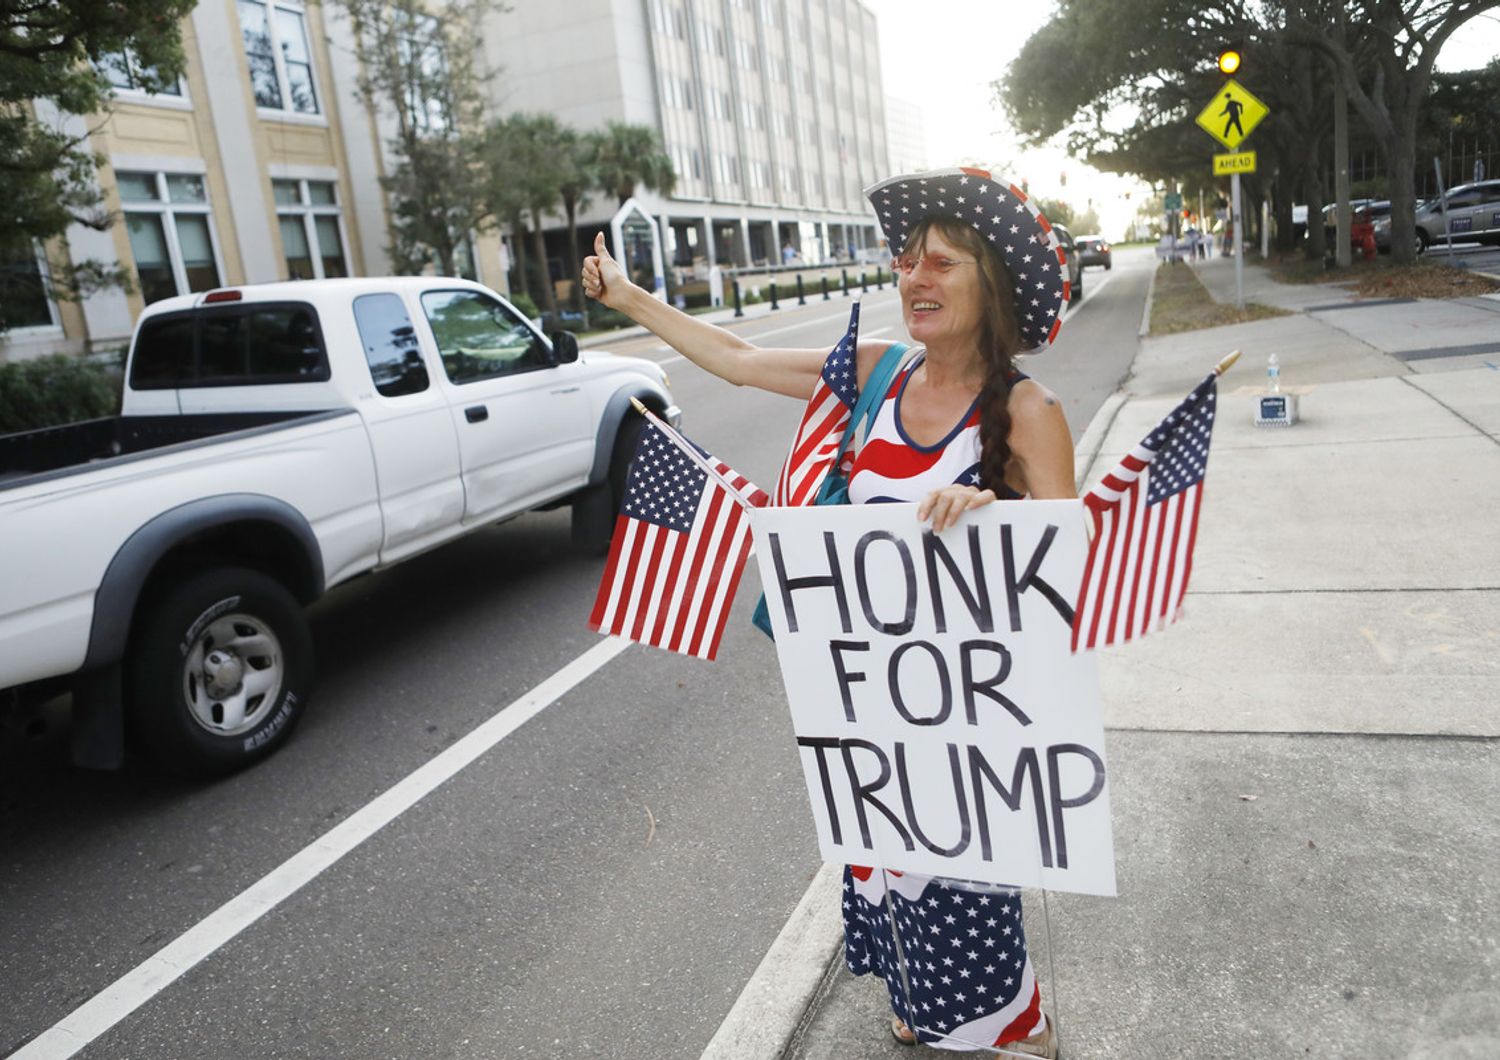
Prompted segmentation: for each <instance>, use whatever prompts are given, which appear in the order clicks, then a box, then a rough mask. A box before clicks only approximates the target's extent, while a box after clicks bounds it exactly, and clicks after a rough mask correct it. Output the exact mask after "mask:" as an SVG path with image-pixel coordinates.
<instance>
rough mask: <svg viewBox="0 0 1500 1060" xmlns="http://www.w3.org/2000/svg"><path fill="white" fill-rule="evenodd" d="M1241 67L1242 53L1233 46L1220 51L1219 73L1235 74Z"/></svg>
mask: <svg viewBox="0 0 1500 1060" xmlns="http://www.w3.org/2000/svg"><path fill="white" fill-rule="evenodd" d="M1239 68H1240V53H1239V52H1237V51H1235V50H1234V49H1233V48H1225V49H1224V50H1223V51H1221V52H1220V53H1219V73H1221V74H1233V73H1235V72H1237V71H1238V70H1239Z"/></svg>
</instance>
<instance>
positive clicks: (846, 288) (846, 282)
mask: <svg viewBox="0 0 1500 1060" xmlns="http://www.w3.org/2000/svg"><path fill="white" fill-rule="evenodd" d="M839 272H841V273H843V274H844V297H845V298H848V297H849V270H848V269H840V270H839Z"/></svg>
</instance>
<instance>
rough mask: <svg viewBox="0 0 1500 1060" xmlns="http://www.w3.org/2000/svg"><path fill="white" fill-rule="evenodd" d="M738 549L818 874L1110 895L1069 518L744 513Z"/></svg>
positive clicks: (822, 510)
mask: <svg viewBox="0 0 1500 1060" xmlns="http://www.w3.org/2000/svg"><path fill="white" fill-rule="evenodd" d="M752 524H753V527H754V532H755V550H756V555H757V557H758V558H759V561H760V571H761V582H762V584H763V585H764V586H765V590H766V603H767V605H768V609H769V611H770V615H771V624H772V626H773V628H774V629H775V631H776V650H777V654H778V655H779V657H780V660H781V673H782V677H783V679H784V680H785V682H786V690H787V699H788V701H789V702H790V705H791V710H792V724H793V728H794V729H795V730H796V734H797V744H798V751H799V754H800V756H801V758H802V767H803V771H804V774H805V776H806V779H807V789H808V797H809V799H810V800H811V802H812V809H813V817H814V819H815V821H816V825H817V830H818V841H819V845H820V847H821V850H822V854H823V857H824V859H825V860H827V861H830V862H834V863H839V862H845V863H849V864H854V865H873V866H877V867H880V868H886V869H895V870H899V871H903V872H918V873H923V874H929V875H936V876H950V877H956V878H959V879H965V880H977V881H982V882H986V883H997V884H1008V885H1011V886H1019V887H1045V888H1048V889H1050V890H1058V891H1075V892H1080V893H1084V894H1104V895H1112V894H1114V893H1115V874H1114V846H1113V842H1112V838H1111V833H1110V816H1109V785H1108V781H1107V771H1106V768H1105V759H1104V723H1103V719H1102V712H1101V703H1100V698H1099V676H1098V671H1097V669H1096V667H1095V662H1094V656H1093V653H1092V652H1084V653H1081V654H1078V655H1074V654H1072V653H1071V651H1070V650H1069V648H1070V635H1071V613H1072V612H1071V609H1072V604H1073V601H1074V600H1075V599H1076V598H1077V594H1078V585H1079V581H1080V580H1081V578H1082V576H1083V565H1084V559H1085V556H1086V555H1087V551H1088V540H1087V531H1086V529H1085V521H1084V513H1083V505H1082V503H1081V502H1080V501H1026V502H1024V503H1009V504H990V505H986V506H985V507H983V508H981V509H978V510H976V511H973V512H970V513H968V514H967V515H966V516H965V517H964V518H963V520H962V521H961V522H960V523H959V525H958V526H956V527H952V528H950V529H949V530H947V531H945V532H944V533H943V534H941V535H934V534H933V533H932V532H931V531H930V530H929V529H928V528H927V526H926V524H922V523H919V522H918V521H917V518H916V506H915V505H912V504H869V505H851V506H843V507H810V508H763V509H759V510H757V511H755V512H754V513H753V515H752Z"/></svg>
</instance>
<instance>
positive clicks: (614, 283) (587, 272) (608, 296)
mask: <svg viewBox="0 0 1500 1060" xmlns="http://www.w3.org/2000/svg"><path fill="white" fill-rule="evenodd" d="M632 286H633V284H631V282H630V278H629V277H627V276H626V275H625V270H624V269H622V268H620V263H619V262H618V261H616V260H615V259H614V256H613V255H612V254H610V252H609V247H608V246H606V245H605V242H604V233H603V232H600V233H598V234H597V235H595V236H594V252H593V253H592V254H590V255H589V256H588V257H586V258H584V259H583V293H584V294H586V295H588V296H589V297H590V298H592V299H594V300H596V301H599V302H603V303H604V304H605V305H606V306H608V307H609V308H611V309H618V308H620V304H621V303H622V302H623V301H624V300H625V297H626V295H627V294H628V292H629V290H630V288H631V287H632Z"/></svg>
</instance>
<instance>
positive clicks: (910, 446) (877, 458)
mask: <svg viewBox="0 0 1500 1060" xmlns="http://www.w3.org/2000/svg"><path fill="white" fill-rule="evenodd" d="M925 356H926V354H925V353H919V354H917V356H916V357H914V358H912V360H911V362H910V363H909V364H907V365H906V366H905V367H904V368H902V369H901V371H900V372H898V373H897V375H896V378H895V379H893V380H892V381H891V385H890V389H889V390H887V391H886V395H885V397H884V398H882V399H881V402H880V407H879V408H878V409H877V410H876V412H875V420H874V422H873V423H872V424H871V425H870V431H869V434H868V435H867V436H866V438H865V440H864V444H862V445H861V446H860V448H859V453H858V454H857V455H856V456H855V458H854V466H853V468H852V469H851V471H850V473H849V502H850V503H851V504H882V503H885V504H889V503H893V502H899V501H919V500H921V499H922V498H923V497H925V496H926V495H927V494H928V493H930V492H932V491H933V490H935V489H941V488H942V487H943V486H950V485H953V484H955V483H961V484H963V485H965V486H977V485H979V455H980V439H979V417H980V409H979V398H978V397H977V396H976V397H975V398H974V401H973V402H972V403H971V404H970V405H969V410H968V412H966V413H964V416H963V419H961V420H959V422H958V423H957V424H955V425H954V427H953V429H952V430H951V431H949V432H948V434H947V435H946V436H945V437H943V438H942V439H940V440H939V441H938V442H937V443H936V444H935V445H918V444H917V443H916V442H914V441H912V439H911V438H910V436H908V435H907V433H906V430H905V429H904V428H903V427H902V425H901V398H902V395H903V394H905V393H906V384H907V383H908V382H910V380H911V377H912V373H913V372H915V371H916V370H917V368H918V367H919V366H920V365H921V364H922V360H923V358H924V357H925ZM1026 378H1027V377H1026V376H1025V375H1023V374H1021V373H1020V372H1015V373H1013V374H1012V375H1011V377H1010V382H1011V385H1012V386H1014V385H1015V384H1016V383H1019V382H1020V381H1021V380H1023V379H1026ZM1000 496H1001V498H1002V499H1015V498H1017V497H1019V496H1020V494H1018V493H1016V492H1015V491H1014V490H1012V489H1010V488H1009V487H1005V488H1004V489H1003V490H1002V491H1001V492H1000Z"/></svg>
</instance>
